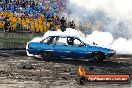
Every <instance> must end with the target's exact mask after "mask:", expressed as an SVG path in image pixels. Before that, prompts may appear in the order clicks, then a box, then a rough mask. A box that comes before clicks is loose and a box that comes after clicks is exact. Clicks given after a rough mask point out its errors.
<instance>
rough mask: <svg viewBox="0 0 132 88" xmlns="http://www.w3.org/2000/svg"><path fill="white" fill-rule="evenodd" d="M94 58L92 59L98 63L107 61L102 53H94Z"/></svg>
mask: <svg viewBox="0 0 132 88" xmlns="http://www.w3.org/2000/svg"><path fill="white" fill-rule="evenodd" d="M92 57H93V58H92V59H93V60H94V61H96V62H102V61H104V60H105V59H106V57H105V55H104V53H102V52H94V53H93V54H92Z"/></svg>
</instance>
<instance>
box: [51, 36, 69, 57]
mask: <svg viewBox="0 0 132 88" xmlns="http://www.w3.org/2000/svg"><path fill="white" fill-rule="evenodd" d="M55 41H56V42H55V43H54V44H53V49H54V56H55V57H68V56H69V53H70V52H69V48H68V46H67V39H66V37H59V36H58V37H56V40H55Z"/></svg>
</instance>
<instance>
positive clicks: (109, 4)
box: [70, 0, 132, 19]
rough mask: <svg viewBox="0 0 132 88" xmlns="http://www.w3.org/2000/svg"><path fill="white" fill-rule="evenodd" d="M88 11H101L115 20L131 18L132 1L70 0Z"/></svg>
mask: <svg viewBox="0 0 132 88" xmlns="http://www.w3.org/2000/svg"><path fill="white" fill-rule="evenodd" d="M70 3H73V4H76V5H78V6H81V7H84V8H86V9H88V10H96V9H102V10H103V11H105V12H107V13H108V14H109V15H112V16H114V17H116V18H127V19H128V18H132V5H131V3H132V0H70Z"/></svg>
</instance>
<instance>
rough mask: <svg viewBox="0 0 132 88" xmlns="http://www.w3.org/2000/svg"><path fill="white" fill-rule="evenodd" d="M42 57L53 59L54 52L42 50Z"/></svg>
mask: <svg viewBox="0 0 132 88" xmlns="http://www.w3.org/2000/svg"><path fill="white" fill-rule="evenodd" d="M41 57H42V58H43V59H51V58H52V57H53V53H52V52H42V53H41Z"/></svg>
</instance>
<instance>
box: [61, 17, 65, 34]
mask: <svg viewBox="0 0 132 88" xmlns="http://www.w3.org/2000/svg"><path fill="white" fill-rule="evenodd" d="M60 23H61V26H60V28H61V30H62V31H65V30H66V20H65V18H64V17H62V19H61V20H60Z"/></svg>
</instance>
